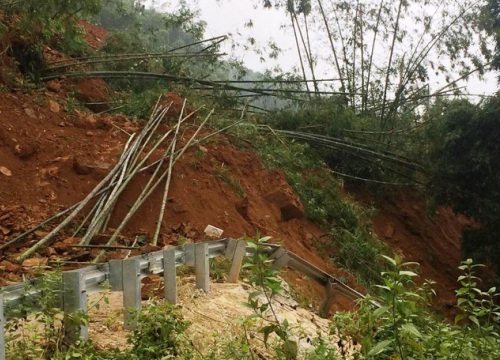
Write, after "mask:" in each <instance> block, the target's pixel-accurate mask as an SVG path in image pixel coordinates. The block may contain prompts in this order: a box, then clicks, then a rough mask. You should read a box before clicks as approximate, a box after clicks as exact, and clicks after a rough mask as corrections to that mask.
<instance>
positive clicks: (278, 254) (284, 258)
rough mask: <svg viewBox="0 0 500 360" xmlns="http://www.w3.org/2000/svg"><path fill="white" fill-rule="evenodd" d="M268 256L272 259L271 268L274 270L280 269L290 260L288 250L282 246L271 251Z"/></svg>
mask: <svg viewBox="0 0 500 360" xmlns="http://www.w3.org/2000/svg"><path fill="white" fill-rule="evenodd" d="M270 258H271V259H274V262H273V265H272V268H273V269H276V270H279V269H281V268H282V267H284V266H285V265H286V264H288V262H289V261H290V255H288V252H287V251H286V250H285V249H283V248H282V247H280V248H279V249H278V250H276V251H275V252H273V253H272V254H271V256H270Z"/></svg>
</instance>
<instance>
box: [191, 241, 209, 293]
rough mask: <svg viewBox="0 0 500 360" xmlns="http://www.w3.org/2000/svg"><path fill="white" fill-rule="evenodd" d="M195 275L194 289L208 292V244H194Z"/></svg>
mask: <svg viewBox="0 0 500 360" xmlns="http://www.w3.org/2000/svg"><path fill="white" fill-rule="evenodd" d="M194 260H195V274H196V288H197V289H201V290H203V291H205V292H209V291H210V276H209V275H210V264H209V262H208V260H209V254H208V243H206V242H203V243H197V244H195V255H194Z"/></svg>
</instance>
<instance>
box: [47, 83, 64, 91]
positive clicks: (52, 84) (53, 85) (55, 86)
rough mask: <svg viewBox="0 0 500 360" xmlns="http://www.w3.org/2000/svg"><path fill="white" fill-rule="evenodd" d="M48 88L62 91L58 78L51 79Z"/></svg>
mask: <svg viewBox="0 0 500 360" xmlns="http://www.w3.org/2000/svg"><path fill="white" fill-rule="evenodd" d="M46 86H47V89H49V90H50V91H52V92H55V93H58V92H59V91H61V84H60V83H59V81H57V80H51V81H49V82H48V83H47V84H46Z"/></svg>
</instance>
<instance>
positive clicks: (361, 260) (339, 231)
mask: <svg viewBox="0 0 500 360" xmlns="http://www.w3.org/2000/svg"><path fill="white" fill-rule="evenodd" d="M246 131H250V130H249V129H248V128H247V130H246ZM245 136H247V137H249V138H251V139H252V144H253V145H254V149H255V151H256V152H257V153H258V154H259V155H260V157H261V159H263V161H264V163H265V164H266V165H267V166H268V167H269V168H271V169H280V170H282V171H283V172H284V173H285V175H286V177H287V180H288V183H289V184H290V185H291V186H292V187H293V189H294V190H295V191H296V192H297V194H298V196H299V198H300V201H301V203H302V204H303V206H304V209H305V213H306V216H307V218H308V219H309V220H311V221H314V222H315V223H317V224H319V225H320V226H321V227H322V228H323V229H324V230H325V231H328V232H329V233H330V234H331V235H332V236H331V238H332V240H330V239H326V240H325V239H322V240H319V241H318V242H317V244H316V245H317V247H318V249H319V250H321V252H322V253H323V254H327V255H328V256H330V257H331V258H332V259H333V260H334V261H335V262H336V263H338V264H340V265H342V266H344V267H346V268H347V269H349V270H351V271H353V272H354V273H355V274H356V275H357V276H358V280H360V281H362V282H364V283H366V284H368V285H369V284H372V283H373V282H374V281H378V280H379V278H380V275H379V274H380V272H381V271H383V268H384V267H383V264H382V263H381V262H380V260H379V259H380V255H381V254H383V253H385V252H386V249H385V247H384V245H383V244H382V242H381V241H379V240H378V239H377V237H376V235H375V234H374V232H373V231H372V230H371V227H370V224H369V222H368V218H369V216H370V212H369V211H368V209H365V208H364V207H362V206H360V205H358V204H356V203H354V202H353V201H351V200H349V198H348V196H346V195H343V194H342V183H341V182H340V181H339V180H338V179H336V178H334V177H333V176H332V175H331V173H330V172H329V170H328V168H327V167H326V165H325V164H324V162H323V161H322V160H321V158H320V156H319V155H318V154H317V153H316V152H315V151H314V150H312V149H311V148H310V147H309V146H308V145H307V144H300V143H296V142H282V141H281V140H278V139H277V138H276V137H271V136H269V137H263V136H262V135H257V134H255V133H251V131H250V132H247V133H246V134H245Z"/></svg>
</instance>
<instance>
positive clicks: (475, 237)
mask: <svg viewBox="0 0 500 360" xmlns="http://www.w3.org/2000/svg"><path fill="white" fill-rule="evenodd" d="M438 106H439V107H440V108H444V109H445V110H446V111H442V112H441V116H440V117H437V119H436V122H437V125H436V128H437V129H436V130H435V131H437V132H438V133H439V134H441V135H440V140H439V141H438V142H436V143H435V144H434V147H433V148H432V150H431V151H430V156H429V157H430V162H432V163H434V164H435V166H434V169H433V176H432V179H431V183H430V187H429V188H430V191H431V192H432V193H433V194H434V198H435V200H436V201H437V202H438V203H440V204H449V205H451V206H452V207H453V209H454V210H455V211H457V212H459V213H463V214H465V215H468V216H470V217H472V218H474V219H475V220H476V221H477V222H478V223H479V225H480V228H479V229H475V230H471V231H469V232H468V233H467V234H466V236H464V239H463V249H464V250H465V252H466V255H467V256H472V257H474V259H476V260H480V261H483V262H484V261H491V262H492V263H493V264H496V265H497V266H498V264H500V247H499V244H500V242H498V240H497V234H498V233H499V231H500V226H499V225H498V224H499V221H498V220H499V217H500V163H499V162H498V159H497V156H498V153H499V152H498V138H499V136H500V96H498V95H497V96H495V97H493V98H491V99H489V100H488V101H486V102H484V103H483V104H482V105H478V106H475V105H472V104H470V103H469V102H467V101H455V102H448V103H442V104H438Z"/></svg>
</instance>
